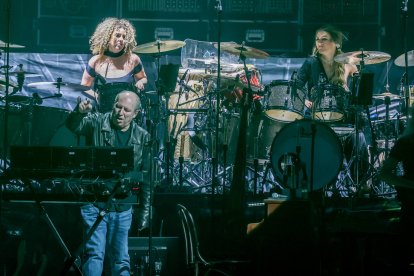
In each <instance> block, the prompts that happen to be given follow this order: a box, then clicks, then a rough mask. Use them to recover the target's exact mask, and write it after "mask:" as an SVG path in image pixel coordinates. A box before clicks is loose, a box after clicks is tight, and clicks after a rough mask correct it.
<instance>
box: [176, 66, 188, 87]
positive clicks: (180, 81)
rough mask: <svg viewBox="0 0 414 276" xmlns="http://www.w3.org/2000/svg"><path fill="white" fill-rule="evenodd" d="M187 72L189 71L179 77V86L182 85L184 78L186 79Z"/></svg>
mask: <svg viewBox="0 0 414 276" xmlns="http://www.w3.org/2000/svg"><path fill="white" fill-rule="evenodd" d="M188 71H190V69H187V70H185V72H184V74H183V76H182V77H181V79H180V80H179V81H178V83H179V84H183V82H184V80H185V77H187V73H188Z"/></svg>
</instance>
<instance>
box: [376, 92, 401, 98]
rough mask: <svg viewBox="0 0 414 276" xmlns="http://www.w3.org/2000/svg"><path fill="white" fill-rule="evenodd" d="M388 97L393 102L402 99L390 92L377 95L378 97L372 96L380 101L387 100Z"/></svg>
mask: <svg viewBox="0 0 414 276" xmlns="http://www.w3.org/2000/svg"><path fill="white" fill-rule="evenodd" d="M386 97H389V98H390V99H391V100H395V99H401V98H402V97H401V96H398V95H395V94H392V93H390V92H384V93H381V94H377V95H374V96H372V98H374V99H379V100H385V98H386Z"/></svg>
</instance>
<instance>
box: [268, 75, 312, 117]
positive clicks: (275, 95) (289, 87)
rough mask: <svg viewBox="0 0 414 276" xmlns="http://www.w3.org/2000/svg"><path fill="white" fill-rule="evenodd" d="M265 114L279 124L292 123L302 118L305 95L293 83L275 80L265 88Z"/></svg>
mask: <svg viewBox="0 0 414 276" xmlns="http://www.w3.org/2000/svg"><path fill="white" fill-rule="evenodd" d="M267 91H268V92H267V103H266V104H265V105H266V107H265V109H266V111H265V114H266V116H267V117H269V118H270V119H273V120H276V121H280V122H293V121H295V120H298V119H302V118H303V109H304V99H305V94H304V93H303V92H302V90H299V89H297V88H296V86H295V85H294V83H293V82H291V81H287V80H275V81H272V82H271V83H270V85H268V86H267Z"/></svg>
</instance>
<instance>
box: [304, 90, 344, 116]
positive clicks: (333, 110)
mask: <svg viewBox="0 0 414 276" xmlns="http://www.w3.org/2000/svg"><path fill="white" fill-rule="evenodd" d="M348 94H349V93H347V92H346V91H345V90H344V89H343V87H341V86H338V85H332V84H324V85H318V86H314V87H313V88H312V90H311V98H312V102H313V104H312V118H313V119H315V120H319V121H324V122H337V121H341V120H342V119H343V117H344V113H345V109H346V105H347V101H348V99H349V97H348V96H349V95H348Z"/></svg>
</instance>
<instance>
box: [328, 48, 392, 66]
mask: <svg viewBox="0 0 414 276" xmlns="http://www.w3.org/2000/svg"><path fill="white" fill-rule="evenodd" d="M362 58H364V63H365V64H376V63H381V62H385V61H387V60H389V59H390V58H391V56H390V55H389V54H387V53H383V52H377V51H355V52H348V53H343V54H339V55H337V56H336V57H335V58H334V60H335V61H336V62H339V63H348V64H354V65H359V64H360V63H361V61H362Z"/></svg>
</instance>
